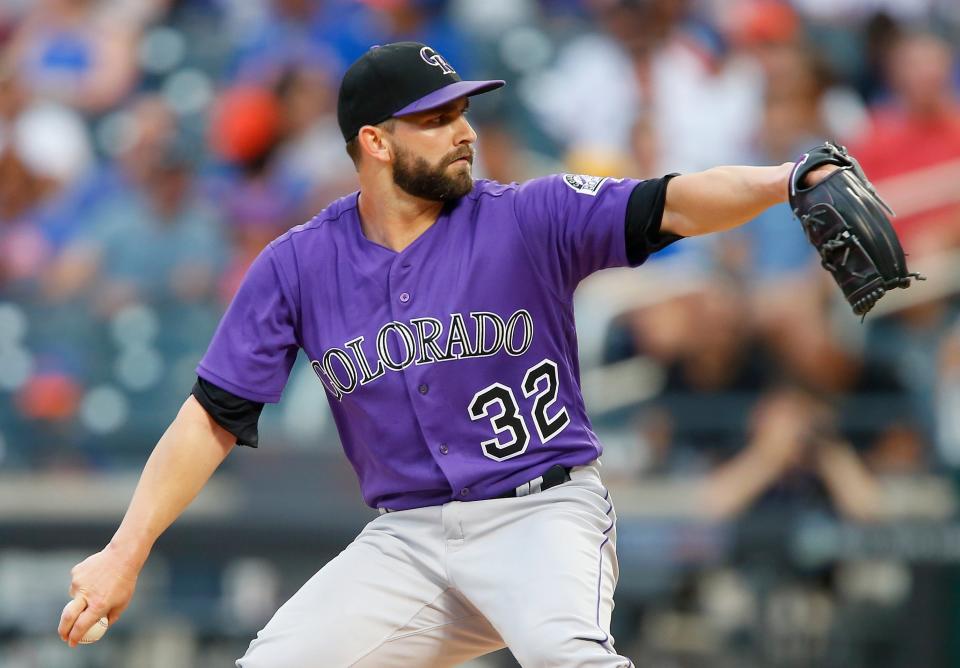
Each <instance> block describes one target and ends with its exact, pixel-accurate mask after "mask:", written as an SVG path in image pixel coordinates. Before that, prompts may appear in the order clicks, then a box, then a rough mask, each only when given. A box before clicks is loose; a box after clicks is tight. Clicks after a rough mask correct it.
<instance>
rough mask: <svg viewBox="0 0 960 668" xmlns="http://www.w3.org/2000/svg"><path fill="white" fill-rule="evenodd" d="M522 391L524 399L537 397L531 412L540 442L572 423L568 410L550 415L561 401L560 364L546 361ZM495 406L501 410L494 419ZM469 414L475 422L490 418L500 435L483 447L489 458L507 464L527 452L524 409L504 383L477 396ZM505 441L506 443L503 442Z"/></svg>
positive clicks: (528, 374)
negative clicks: (554, 406) (509, 460)
mask: <svg viewBox="0 0 960 668" xmlns="http://www.w3.org/2000/svg"><path fill="white" fill-rule="evenodd" d="M521 387H522V389H523V396H525V397H527V398H529V397H532V396H534V395H536V399H534V402H533V410H532V411H531V412H532V413H533V415H532V417H533V425H534V427H536V429H537V435H538V436H539V437H540V442H541V443H546V442H547V441H549V440H550V439H551V438H553V437H554V436H556V435H557V434H559V433H560V432H561V431H563V429H564V427H566V426H567V425H568V424H569V423H570V416H569V415H568V414H567V409H566V407H565V406H561V407H560V410H557V411H553V414H552V415H551V414H550V412H551V409H552V408H553V404H554V403H555V402H556V400H557V389H558V388H557V365H556V363H555V362H553V361H551V360H548V359H545V360H543V361H542V362H540V363H539V364H536V365H534V366H532V367H530V368H529V369H527V372H526V374H524V376H523V383H522V385H521ZM494 405H498V406H499V408H500V410H499V413H495V414H494V417H490V413H491V410H492V407H493V406H494ZM468 412H469V413H470V419H471V420H480V419H482V418H488V419H489V420H490V424H491V425H492V426H493V431H494V432H495V433H496V434H497V436H495V437H494V438H491V439H488V440H486V441H482V442H481V443H480V447H482V448H483V454H484V455H485V456H487V457H489V458H490V459H494V460H496V461H503V460H505V459H510V458H512V457H516V456H517V455H522V454H523V453H524V452H526V450H527V446H528V445H529V444H530V430H529V429H527V423H526V421H525V420H524V419H523V416H522V415H521V414H520V407H519V406H518V405H517V399H516V397H515V396H514V394H513V390H512V389H510V388H509V387H507V386H506V385H504V384H502V383H493V384H492V385H488V386H487V387H485V388H483V389H482V390H480V391H479V392H477V393H476V394H475V395H474V396H473V401H471V402H470V406H469V407H468ZM501 437H502V438H503V439H504V440H503V441H501V440H500V438H501Z"/></svg>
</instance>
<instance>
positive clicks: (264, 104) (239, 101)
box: [210, 86, 352, 302]
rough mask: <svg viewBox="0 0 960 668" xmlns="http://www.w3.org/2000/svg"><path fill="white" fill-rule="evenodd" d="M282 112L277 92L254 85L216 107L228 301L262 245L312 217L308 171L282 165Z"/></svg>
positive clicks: (214, 192) (223, 288) (217, 191)
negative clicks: (296, 171)
mask: <svg viewBox="0 0 960 668" xmlns="http://www.w3.org/2000/svg"><path fill="white" fill-rule="evenodd" d="M282 111H283V107H282V105H281V102H280V100H278V99H277V97H276V95H274V94H273V93H272V92H271V91H269V90H267V89H265V88H260V87H255V86H236V87H234V88H231V89H228V90H225V91H223V93H222V94H221V96H220V98H219V99H218V101H217V103H216V105H215V106H214V111H213V115H212V119H211V129H210V143H211V148H212V149H213V151H214V155H215V156H216V157H218V158H219V159H220V160H221V161H222V162H223V167H224V169H223V170H222V172H221V173H220V174H218V175H217V177H216V178H215V179H214V180H213V183H212V185H211V196H212V198H213V199H215V200H216V201H220V202H223V203H224V205H223V208H224V212H225V217H226V220H227V221H228V222H229V232H230V234H231V237H232V238H231V240H232V249H233V255H232V257H231V258H230V262H229V265H228V266H227V267H226V271H225V273H224V275H223V276H221V277H220V279H219V281H218V282H219V291H220V295H221V298H222V299H223V300H224V302H228V301H229V299H230V298H231V297H232V296H233V293H234V291H235V290H236V288H237V287H238V286H239V284H240V280H241V279H242V278H243V276H244V274H245V273H246V270H247V267H248V266H249V265H250V263H251V262H252V261H253V259H254V258H255V257H256V256H257V255H258V254H259V253H260V251H261V250H263V247H264V246H265V245H266V244H267V243H269V242H270V241H271V240H272V239H273V238H275V237H276V236H278V235H279V234H281V233H282V232H283V231H284V230H286V229H288V228H290V227H292V226H293V225H295V224H298V223H301V222H303V221H304V220H306V219H307V218H308V216H307V215H306V214H305V211H304V208H305V202H306V201H307V196H308V194H309V186H310V184H309V183H308V182H306V181H303V180H301V179H298V178H297V177H303V176H304V175H303V174H296V175H294V174H293V173H285V172H283V171H282V170H281V169H279V167H278V161H277V151H278V149H279V147H280V140H281V132H282V131H283V130H284V128H283V127H282V126H281V115H282ZM288 111H289V108H288ZM341 139H342V137H341ZM351 172H352V168H351Z"/></svg>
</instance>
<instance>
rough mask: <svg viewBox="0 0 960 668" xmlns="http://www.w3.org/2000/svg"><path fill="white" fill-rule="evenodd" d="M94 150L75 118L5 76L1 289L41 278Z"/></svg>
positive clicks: (0, 136)
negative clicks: (62, 214) (65, 201)
mask: <svg viewBox="0 0 960 668" xmlns="http://www.w3.org/2000/svg"><path fill="white" fill-rule="evenodd" d="M91 153H92V151H91V148H90V145H89V140H88V138H87V134H86V128H85V127H84V125H83V124H82V122H81V121H80V120H79V119H78V118H77V117H76V115H75V114H73V113H72V112H70V111H69V110H67V109H64V108H62V107H58V106H56V105H53V104H50V103H32V102H31V101H30V98H29V97H28V96H27V93H26V91H25V90H24V89H23V87H22V85H21V84H20V81H19V79H18V77H16V76H15V75H13V74H11V73H10V72H9V71H6V72H5V73H4V74H2V75H0V288H2V287H4V286H5V285H8V284H10V283H17V282H22V281H28V280H30V279H33V278H35V277H37V276H38V275H39V274H40V273H41V272H42V271H43V269H44V268H45V267H46V265H47V263H49V261H50V259H51V257H52V255H53V254H54V252H55V250H56V244H57V243H58V241H59V237H60V230H59V226H58V221H60V220H61V219H60V218H59V217H58V216H57V215H56V214H57V208H58V204H59V199H60V197H61V196H62V194H63V193H64V191H65V190H66V189H67V188H68V187H69V186H70V185H71V183H72V182H73V181H75V180H76V179H77V178H78V177H79V176H80V175H82V174H83V172H84V171H85V170H86V168H87V166H88V165H89V162H90V160H91V157H92V155H91Z"/></svg>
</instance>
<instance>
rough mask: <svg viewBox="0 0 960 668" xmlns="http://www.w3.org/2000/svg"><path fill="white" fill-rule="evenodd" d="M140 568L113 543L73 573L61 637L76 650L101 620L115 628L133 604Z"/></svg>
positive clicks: (63, 615)
mask: <svg viewBox="0 0 960 668" xmlns="http://www.w3.org/2000/svg"><path fill="white" fill-rule="evenodd" d="M139 574H140V567H139V566H138V565H137V564H136V563H135V561H134V560H131V559H130V558H129V557H128V556H126V555H123V554H122V553H121V551H120V550H119V549H118V548H116V547H115V546H113V545H112V544H110V545H107V547H105V548H104V549H103V550H101V551H100V552H97V553H96V554H92V555H90V556H89V557H87V558H86V559H84V560H83V561H81V562H80V563H79V564H77V565H76V566H74V567H73V568H72V569H71V571H70V576H71V582H70V597H71V598H72V599H73V600H72V601H70V602H69V603H68V604H67V606H66V607H65V608H64V609H63V614H62V615H61V616H60V626H59V628H58V632H59V634H60V638H61V639H62V640H63V641H64V642H66V643H67V644H68V645H70V646H71V647H76V646H77V644H78V643H79V642H80V639H81V638H83V636H84V634H85V633H86V632H87V631H88V630H89V629H90V627H92V626H93V625H94V624H96V623H97V621H98V620H99V619H100V618H101V617H106V618H107V620H108V621H109V623H110V625H111V626H112V625H113V623H114V622H115V621H117V620H118V619H119V618H120V615H121V614H123V611H124V610H126V609H127V606H128V605H130V599H131V598H133V591H134V589H135V588H136V586H137V576H138V575H139Z"/></svg>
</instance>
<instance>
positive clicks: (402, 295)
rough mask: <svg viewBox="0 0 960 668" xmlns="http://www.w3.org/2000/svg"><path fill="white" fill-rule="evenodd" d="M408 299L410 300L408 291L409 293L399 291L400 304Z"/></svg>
mask: <svg viewBox="0 0 960 668" xmlns="http://www.w3.org/2000/svg"><path fill="white" fill-rule="evenodd" d="M408 301H410V293H409V292H401V293H400V303H401V304H406V303H407V302H408Z"/></svg>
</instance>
